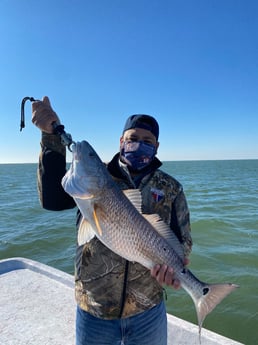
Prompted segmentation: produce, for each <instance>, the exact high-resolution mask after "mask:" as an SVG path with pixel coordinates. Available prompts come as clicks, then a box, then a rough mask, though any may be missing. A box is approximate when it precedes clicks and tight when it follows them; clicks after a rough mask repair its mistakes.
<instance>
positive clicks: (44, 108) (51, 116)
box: [32, 96, 60, 133]
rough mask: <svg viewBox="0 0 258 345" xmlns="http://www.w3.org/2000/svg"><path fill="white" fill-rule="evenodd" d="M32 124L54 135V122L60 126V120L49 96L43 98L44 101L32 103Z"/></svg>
mask: <svg viewBox="0 0 258 345" xmlns="http://www.w3.org/2000/svg"><path fill="white" fill-rule="evenodd" d="M32 122H33V123H34V125H35V126H37V127H38V128H39V129H41V131H43V132H46V133H53V131H54V130H53V126H52V123H53V122H56V123H57V124H60V120H59V118H58V116H57V114H56V113H55V112H54V110H53V109H52V107H51V104H50V101H49V99H48V97H47V96H45V97H43V99H42V101H35V102H33V103H32Z"/></svg>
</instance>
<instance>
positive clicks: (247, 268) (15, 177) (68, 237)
mask: <svg viewBox="0 0 258 345" xmlns="http://www.w3.org/2000/svg"><path fill="white" fill-rule="evenodd" d="M36 170H37V165H36V164H1V165H0V185H1V190H0V259H5V258H9V257H14V256H20V257H26V258H30V259H33V260H37V261H40V262H43V263H46V264H48V265H51V266H54V267H56V268H58V269H61V270H63V271H66V272H68V273H71V274H72V273H73V260H74V252H75V241H76V232H75V210H69V211H63V212H52V211H46V210H43V209H42V208H41V206H40V204H39V200H38V194H37V186H36ZM163 170H165V171H166V172H168V173H170V174H171V175H173V176H174V177H175V178H177V179H178V180H179V181H180V182H181V183H182V184H183V186H184V190H185V194H186V196H187V200H188V204H189V208H190V212H191V223H192V236H193V241H194V246H193V251H192V254H191V257H190V260H191V261H190V266H189V268H190V269H191V270H192V271H193V272H194V274H195V275H196V276H198V278H199V279H201V280H203V281H207V282H216V283H217V282H232V283H235V284H238V285H240V288H239V289H236V290H235V291H234V292H233V293H232V294H231V295H230V296H228V297H227V298H226V299H225V300H224V301H223V302H222V303H221V304H220V305H219V306H217V307H216V309H215V310H214V311H213V312H212V313H211V314H210V315H208V316H207V318H206V320H205V322H204V327H205V328H207V329H210V330H212V331H215V332H217V333H219V334H222V335H224V336H226V337H230V338H232V339H235V340H238V341H240V342H242V343H244V344H246V345H254V344H258V340H257V339H258V331H257V322H258V207H257V205H258V160H232V161H191V162H190V161H185V162H164V164H163ZM166 290H167V295H168V297H167V302H166V303H167V311H168V312H169V313H172V314H174V315H176V316H178V317H180V318H183V319H185V320H189V321H191V322H193V323H197V320H196V313H195V309H194V305H193V302H192V300H191V298H190V297H189V296H188V294H186V293H185V291H183V289H181V290H180V291H175V290H172V289H170V288H167V289H166ZM0 298H1V297H0Z"/></svg>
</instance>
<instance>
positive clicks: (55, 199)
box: [37, 132, 75, 211]
mask: <svg viewBox="0 0 258 345" xmlns="http://www.w3.org/2000/svg"><path fill="white" fill-rule="evenodd" d="M65 173H66V148H65V146H64V145H62V143H61V140H60V137H59V136H58V135H55V134H48V133H44V132H42V139H41V152H40V156H39V165H38V175H37V177H38V192H39V198H40V202H41V205H42V207H43V208H45V209H47V210H52V211H60V210H65V209H69V208H73V207H75V202H74V200H73V198H71V197H70V196H69V195H68V194H67V193H66V192H65V191H64V189H63V187H62V185H61V180H62V178H63V176H64V175H65Z"/></svg>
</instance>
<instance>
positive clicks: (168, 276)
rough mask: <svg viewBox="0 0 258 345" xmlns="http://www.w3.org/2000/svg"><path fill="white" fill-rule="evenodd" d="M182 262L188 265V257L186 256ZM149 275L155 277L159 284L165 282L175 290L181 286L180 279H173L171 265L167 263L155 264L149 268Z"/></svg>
mask: <svg viewBox="0 0 258 345" xmlns="http://www.w3.org/2000/svg"><path fill="white" fill-rule="evenodd" d="M184 264H185V265H188V264H189V259H187V258H186V259H185V262H184ZM151 275H152V276H153V277H154V278H156V280H157V282H158V283H159V284H160V285H163V284H165V285H168V286H172V287H173V288H174V289H176V290H177V289H179V288H180V287H181V285H180V281H179V280H178V279H175V276H174V269H173V268H172V267H169V266H167V265H155V266H154V267H153V268H152V269H151Z"/></svg>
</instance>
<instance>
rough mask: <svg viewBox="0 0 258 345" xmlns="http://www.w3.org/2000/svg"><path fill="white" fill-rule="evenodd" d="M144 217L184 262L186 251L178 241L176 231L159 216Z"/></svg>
mask: <svg viewBox="0 0 258 345" xmlns="http://www.w3.org/2000/svg"><path fill="white" fill-rule="evenodd" d="M143 217H144V218H145V219H146V220H147V221H148V222H149V223H150V224H151V225H152V226H153V227H154V229H155V230H156V231H157V232H158V233H159V235H160V236H162V237H163V238H164V239H165V240H166V241H167V242H168V244H169V245H170V247H172V248H173V249H174V251H175V252H176V253H177V255H178V256H179V257H180V259H181V260H182V261H184V258H185V254H184V249H183V246H182V244H181V243H180V241H179V240H178V238H177V236H176V234H175V233H174V231H173V230H172V229H171V228H170V226H169V225H167V224H166V223H165V222H164V221H163V220H162V219H161V218H160V216H159V215H158V214H143Z"/></svg>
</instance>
